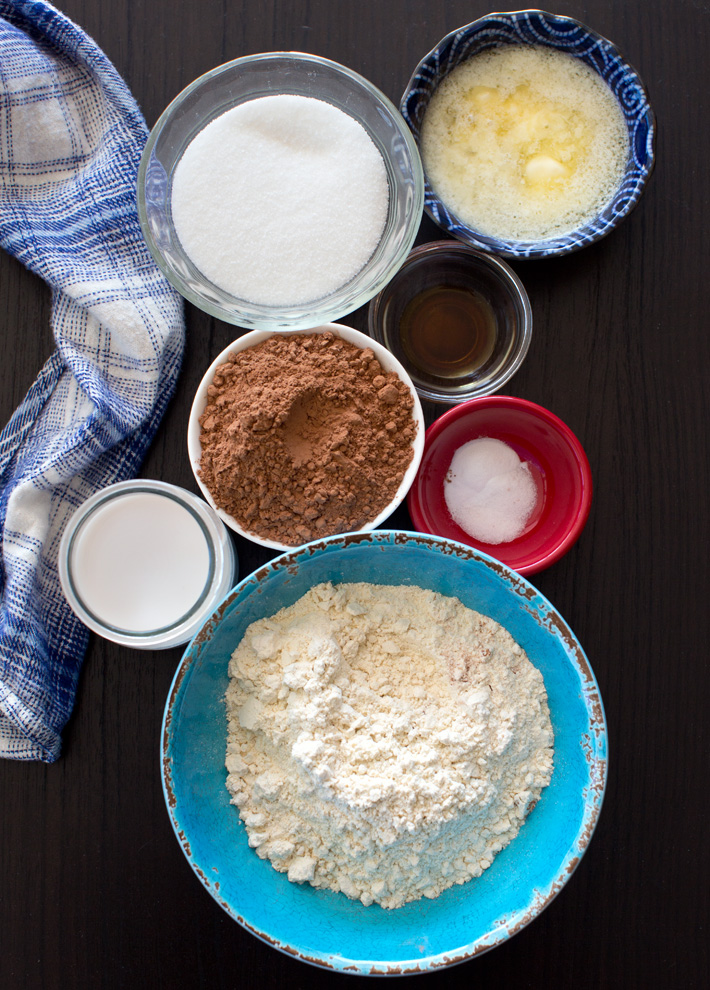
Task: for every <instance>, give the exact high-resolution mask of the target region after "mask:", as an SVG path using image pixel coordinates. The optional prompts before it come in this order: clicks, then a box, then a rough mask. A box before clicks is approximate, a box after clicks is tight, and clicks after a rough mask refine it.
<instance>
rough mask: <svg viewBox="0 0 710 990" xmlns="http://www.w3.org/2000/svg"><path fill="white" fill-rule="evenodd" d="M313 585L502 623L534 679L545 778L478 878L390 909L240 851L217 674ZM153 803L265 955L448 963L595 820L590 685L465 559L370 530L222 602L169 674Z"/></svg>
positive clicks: (522, 590)
mask: <svg viewBox="0 0 710 990" xmlns="http://www.w3.org/2000/svg"><path fill="white" fill-rule="evenodd" d="M322 581H333V582H334V583H338V582H342V581H368V582H372V583H379V584H408V585H411V584H417V585H419V586H421V587H426V588H430V589H432V590H433V591H438V592H440V593H442V594H444V595H453V596H456V597H458V598H459V599H460V600H461V601H462V602H463V603H464V604H465V605H467V606H469V607H470V608H474V609H477V610H478V611H481V612H483V613H485V614H487V615H490V616H492V617H493V618H494V619H496V620H497V621H499V622H500V623H501V624H502V625H504V626H505V627H506V628H507V629H508V630H509V631H510V632H511V634H512V635H513V636H514V638H515V639H516V640H517V641H518V642H519V643H520V644H521V646H522V647H523V648H524V649H525V650H526V651H527V653H528V656H529V657H530V659H531V661H532V662H533V663H534V664H535V665H536V666H537V667H538V668H539V670H540V671H541V672H542V675H543V677H544V680H545V687H546V689H547V694H548V701H549V706H550V715H551V719H552V726H553V730H554V734H555V754H554V768H553V774H552V780H551V782H550V784H549V786H548V787H547V788H546V789H545V790H544V791H543V793H542V797H541V799H540V800H539V801H538V803H537V804H536V805H535V808H534V809H533V810H532V812H531V813H530V815H529V816H528V818H527V819H526V821H525V824H524V825H523V827H522V828H521V830H520V833H519V834H518V836H517V837H516V838H515V839H514V840H513V842H511V843H510V845H508V846H507V847H506V848H505V849H503V851H502V852H500V853H499V854H498V856H496V858H495V860H494V862H493V865H492V866H491V867H490V868H489V869H487V870H486V871H485V872H484V873H483V874H482V876H480V877H478V878H477V879H474V880H471V881H469V882H468V883H465V884H462V885H460V886H456V887H451V888H449V889H448V890H445V891H444V892H443V893H442V894H441V895H440V896H439V897H437V898H436V899H434V900H427V899H423V900H421V901H413V902H411V903H409V904H405V905H404V907H401V908H397V909H395V910H385V909H383V908H381V907H379V906H377V905H371V906H370V907H363V905H362V904H361V903H360V902H359V901H353V900H349V899H348V898H347V897H345V896H344V895H343V894H335V893H333V892H331V891H328V890H316V889H315V888H313V887H311V886H309V885H307V884H304V885H298V884H293V883H290V882H289V881H288V879H287V877H286V876H285V874H283V873H277V872H276V871H275V870H274V869H273V868H272V867H271V865H270V864H269V863H268V862H266V861H264V860H261V859H259V857H258V856H257V855H256V853H255V852H254V850H253V849H250V848H249V846H248V844H247V835H246V831H245V829H244V826H243V824H242V822H241V820H240V818H239V814H238V812H237V809H236V808H235V807H234V806H233V805H231V804H230V803H229V794H228V792H227V789H226V786H225V779H226V770H225V768H224V758H225V750H226V738H227V719H226V712H225V706H224V694H225V691H226V689H227V685H228V676H227V664H228V662H229V658H230V655H231V653H232V651H233V650H234V649H235V647H236V645H237V644H238V642H239V641H240V639H241V638H242V636H243V634H244V631H245V629H246V627H247V626H248V625H249V624H250V623H251V622H253V621H255V620H256V619H259V618H262V617H264V616H267V615H272V614H273V613H275V612H276V611H278V610H279V609H280V608H283V607H285V606H288V605H291V604H293V602H295V601H296V600H297V599H298V598H300V597H301V596H302V595H303V594H305V592H306V591H307V590H308V589H309V588H311V587H312V586H313V585H314V584H318V583H319V582H322ZM161 759H162V773H163V789H164V792H165V799H166V803H167V807H168V812H169V814H170V818H171V821H172V824H173V828H174V830H175V834H176V835H177V838H178V841H179V842H180V845H181V847H182V849H183V852H184V853H185V856H186V857H187V859H188V861H189V863H190V865H191V866H192V868H193V870H194V871H195V873H196V874H197V876H198V878H199V879H200V881H201V883H202V884H203V885H204V887H205V888H206V889H207V890H208V891H209V893H210V894H211V895H212V897H214V899H215V900H216V901H217V903H218V904H220V905H221V907H222V908H224V910H225V911H226V912H227V913H228V914H229V915H231V917H232V918H234V919H235V920H236V921H238V922H239V923H240V924H241V925H243V926H244V927H245V928H246V929H247V930H248V931H251V932H253V933H254V934H255V935H257V936H258V937H260V938H262V939H263V940H264V941H266V942H267V943H268V944H269V945H272V946H274V947H275V948H277V949H280V950H282V951H283V952H286V953H288V954H290V955H294V956H296V957H297V958H299V959H302V960H304V961H305V962H309V963H313V964H315V965H319V966H324V967H328V968H330V969H334V970H336V971H338V972H346V973H356V974H361V975H399V974H406V973H421V972H425V971H427V970H431V969H437V968H440V967H442V966H447V965H452V964H454V963H458V962H463V961H464V960H467V959H470V958H472V957H474V956H477V955H479V954H481V953H483V952H486V951H487V950H488V949H492V948H493V947H494V946H496V945H499V944H500V943H501V942H503V941H505V940H506V939H507V938H509V937H510V936H511V935H513V934H515V933H516V932H518V931H520V930H521V929H522V928H524V927H525V926H526V925H527V924H528V923H529V922H530V921H532V920H533V919H534V918H535V917H536V916H537V915H538V914H539V913H540V912H541V911H542V910H543V908H545V907H546V905H547V904H549V902H550V901H551V900H552V899H553V898H554V897H555V895H556V894H557V893H559V891H560V890H561V889H562V887H563V886H564V885H565V884H566V883H567V881H568V880H569V878H570V875H571V874H572V872H573V871H574V869H575V867H576V866H577V864H578V863H579V860H580V858H581V856H582V854H583V853H584V851H585V849H586V847H587V845H588V843H589V841H590V839H591V836H592V833H593V831H594V827H595V825H596V822H597V819H598V817H599V812H600V810H601V804H602V799H603V795H604V788H605V783H606V724H605V721H604V710H603V707H602V701H601V698H600V695H599V689H598V687H597V684H596V681H595V679H594V674H593V672H592V670H591V668H590V666H589V663H588V661H587V659H586V657H585V655H584V652H583V650H582V648H581V646H580V645H579V643H578V641H577V640H576V638H575V637H574V635H573V633H572V632H571V631H570V629H569V627H568V626H567V625H566V623H565V622H564V620H563V619H562V618H561V616H560V615H559V614H558V613H557V612H556V611H555V609H554V608H553V607H552V605H550V603H549V602H548V601H547V600H546V599H545V598H543V597H542V595H540V594H539V592H538V591H536V589H535V588H534V587H533V586H532V585H530V584H528V582H527V581H526V580H525V579H524V578H521V577H520V576H519V575H518V574H515V572H513V571H511V570H510V569H509V568H507V567H506V566H505V565H504V564H501V563H499V562H498V561H495V560H493V558H492V557H489V556H487V555H486V554H484V553H481V552H480V551H477V550H474V549H472V548H470V547H465V546H463V545H462V544H460V543H454V542H452V541H450V540H444V539H441V538H440V537H437V536H420V535H418V534H415V533H404V532H399V531H382V530H378V531H375V532H370V533H351V534H348V535H345V536H334V537H330V538H329V539H327V540H323V541H319V542H316V543H310V544H308V545H306V546H305V547H301V548H300V549H298V550H294V551H291V552H289V553H286V554H284V555H283V556H281V557H277V558H276V559H275V560H273V561H271V563H269V564H266V565H265V566H264V567H262V568H260V569H259V570H257V571H256V572H255V573H254V574H252V575H250V576H249V577H247V578H245V579H244V580H243V581H242V582H241V583H240V584H238V585H237V586H236V588H235V589H234V590H233V591H232V592H231V593H230V594H229V595H228V596H227V598H226V599H225V600H224V602H223V603H222V605H221V606H220V607H219V609H218V610H217V612H215V614H214V615H213V616H212V618H211V619H209V620H208V622H207V623H206V624H205V626H204V627H203V629H202V630H201V632H200V633H198V634H197V636H196V637H195V639H194V640H193V641H192V643H191V644H190V646H189V647H188V649H187V651H186V652H185V655H184V656H183V659H182V661H181V663H180V666H179V667H178V670H177V672H176V674H175V679H174V681H173V684H172V687H171V689H170V694H169V697H168V701H167V705H166V708H165V717H164V721H163V731H162V748H161Z"/></svg>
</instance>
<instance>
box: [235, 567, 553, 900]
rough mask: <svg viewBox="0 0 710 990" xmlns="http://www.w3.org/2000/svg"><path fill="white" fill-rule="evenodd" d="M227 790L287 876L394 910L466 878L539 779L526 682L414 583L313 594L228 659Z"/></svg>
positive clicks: (455, 608) (536, 716) (530, 680)
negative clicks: (415, 586) (412, 585)
mask: <svg viewBox="0 0 710 990" xmlns="http://www.w3.org/2000/svg"><path fill="white" fill-rule="evenodd" d="M229 673H230V678H231V680H230V686H229V688H228V690H227V696H226V702H227V715H228V721H229V737H228V745H227V757H226V766H227V771H228V776H227V787H228V789H229V792H230V794H231V795H232V802H233V803H234V804H236V805H237V806H238V807H239V810H240V813H241V817H242V819H243V821H244V823H245V825H246V829H247V833H248V837H249V845H250V846H251V847H252V848H253V849H255V850H256V852H257V854H258V855H259V856H260V857H262V858H268V859H269V860H270V862H271V864H272V865H273V866H274V867H275V868H276V869H277V870H279V871H281V872H286V873H287V874H288V877H289V880H292V881H294V882H309V883H311V884H312V885H313V886H315V887H327V888H330V889H331V890H335V891H342V892H343V893H344V894H346V895H347V896H348V897H351V898H357V899H359V900H360V901H362V903H363V904H365V905H369V904H372V903H373V902H377V903H379V904H381V905H382V906H383V907H386V908H395V907H399V906H400V905H402V904H404V903H406V902H407V901H412V900H416V899H418V898H421V897H436V896H437V895H438V894H440V893H441V891H442V890H444V889H446V888H447V887H450V886H452V885H453V884H458V883H464V882H465V881H466V880H469V879H470V878H472V877H476V876H479V875H480V874H481V873H482V872H483V870H485V869H486V868H487V867H489V866H490V865H491V862H492V861H493V858H494V857H495V855H496V853H498V852H499V851H500V850H501V849H502V848H503V847H504V846H505V845H507V844H508V843H509V842H510V841H511V840H512V839H513V838H514V837H515V836H516V835H517V833H518V830H519V829H520V826H521V824H522V823H523V819H524V818H525V816H526V814H527V813H528V812H529V811H530V809H531V808H532V806H533V805H534V803H535V802H536V801H537V799H538V798H539V796H540V792H541V790H542V788H543V787H545V786H546V785H547V784H548V783H549V781H550V776H551V773H552V745H553V735H552V727H551V723H550V716H549V710H548V706H547V695H546V692H545V687H544V683H543V679H542V675H541V674H540V672H539V671H538V670H537V669H536V668H535V667H534V666H533V665H532V664H531V663H530V661H529V660H528V658H527V656H526V654H525V653H524V652H523V650H522V649H521V648H520V646H519V645H518V644H517V643H515V641H514V640H513V638H512V637H511V636H510V634H509V633H508V632H507V631H506V630H505V629H503V628H502V627H501V626H500V625H499V624H498V623H496V622H494V621H493V620H492V619H490V618H487V617H485V616H483V615H480V614H479V613H477V612H474V611H472V610H471V609H467V608H465V607H464V606H463V605H462V604H461V602H459V601H458V599H455V598H446V597H443V596H442V595H439V594H436V593H435V592H431V591H427V590H424V589H421V588H414V587H404V586H401V587H395V586H379V585H370V584H363V583H360V584H343V585H339V586H333V585H331V584H321V585H317V586H316V587H314V588H312V589H311V590H310V591H309V592H308V593H307V594H306V595H304V596H303V598H301V599H300V600H299V601H297V602H296V603H295V604H294V605H293V606H291V607H290V608H287V609H282V610H281V611H280V612H278V613H277V614H276V615H274V616H273V617H271V618H267V619H262V620H260V621H259V622H255V623H253V624H252V625H251V626H249V628H248V629H247V631H246V633H245V635H244V638H243V639H242V642H241V643H240V644H239V646H238V648H237V649H236V650H235V652H234V654H233V655H232V659H231V662H230V665H229Z"/></svg>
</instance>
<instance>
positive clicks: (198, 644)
mask: <svg viewBox="0 0 710 990" xmlns="http://www.w3.org/2000/svg"><path fill="white" fill-rule="evenodd" d="M363 541H367V542H368V543H370V544H372V545H373V546H375V547H379V548H380V549H384V548H386V546H388V545H395V544H402V543H415V544H419V545H423V546H426V547H427V549H429V550H431V551H432V552H436V551H438V552H441V553H444V554H451V555H456V556H458V557H463V558H464V559H468V560H470V561H472V562H473V563H474V565H476V566H480V565H483V566H485V567H488V568H489V569H491V570H492V571H493V572H494V574H497V575H498V576H499V577H500V578H501V579H502V580H503V581H504V582H505V584H506V585H507V590H508V593H509V594H511V595H513V596H514V597H515V598H516V599H520V600H521V603H524V604H523V606H522V607H523V608H524V609H525V611H526V612H528V613H530V614H531V615H532V616H533V618H534V620H535V621H536V622H538V623H539V624H540V626H541V627H543V628H547V630H548V631H549V633H550V634H551V635H552V636H553V637H554V638H555V639H557V640H558V642H559V643H560V644H561V645H562V649H563V652H564V653H565V656H566V659H567V662H568V663H569V664H570V665H571V667H572V668H573V670H574V672H575V674H576V675H577V676H578V677H579V681H580V698H581V699H582V702H583V705H584V708H585V711H586V715H587V719H588V723H587V724H588V732H586V733H585V741H584V742H583V743H582V750H583V752H584V757H585V760H586V763H587V768H588V776H589V785H588V786H587V787H585V788H584V789H583V791H582V801H583V806H584V813H583V815H582V816H581V821H580V825H579V828H578V829H577V832H576V834H575V836H574V839H573V840H571V841H570V844H569V846H568V847H567V849H566V851H565V853H564V856H563V857H562V861H561V863H560V865H559V867H558V868H557V870H556V873H555V876H554V877H553V879H552V881H551V882H550V884H549V885H548V886H547V887H546V888H545V889H544V890H538V889H537V888H535V889H534V890H533V891H532V892H531V899H530V903H529V905H528V907H527V909H526V910H525V911H524V912H518V913H517V914H516V915H514V916H513V918H512V919H510V923H509V924H507V925H502V926H500V927H496V928H495V929H494V930H493V932H492V933H491V932H489V933H488V935H486V936H484V937H482V938H479V939H478V940H477V941H476V942H474V943H469V944H467V945H466V946H465V947H461V948H465V949H466V950H467V951H466V952H464V953H462V952H461V948H459V949H456V950H452V951H451V952H442V953H440V954H438V955H430V956H428V957H426V956H425V957H423V958H420V959H410V960H409V961H406V962H404V963H399V962H398V963H397V965H396V966H394V967H393V968H378V967H376V966H375V965H373V964H372V963H371V961H363V960H354V959H353V960H351V959H349V958H347V957H344V956H341V955H338V958H337V963H338V965H333V959H332V958H326V957H325V956H324V955H323V954H322V953H321V954H320V955H314V954H310V955H307V954H305V953H304V952H303V951H302V950H300V949H298V948H296V947H295V946H291V945H288V944H282V943H280V942H279V941H277V940H276V939H275V938H274V937H273V936H272V935H270V934H268V933H267V932H266V931H262V930H259V929H258V928H257V927H255V926H254V925H253V924H250V923H249V922H248V921H247V920H246V919H245V918H244V917H242V916H241V915H240V914H239V913H238V910H237V909H236V906H234V905H232V904H230V903H228V902H227V901H226V900H225V897H224V895H223V893H220V889H219V887H220V885H219V884H216V885H215V884H213V882H211V880H210V878H209V876H208V873H207V871H206V870H205V869H203V867H202V866H201V864H199V863H198V862H197V861H196V856H195V853H194V851H193V849H192V848H191V844H190V836H189V834H187V833H186V831H185V827H184V825H183V823H182V822H181V820H180V812H179V799H178V795H177V794H176V790H175V777H174V772H173V765H172V754H171V743H172V741H173V739H174V738H175V731H176V730H175V723H176V716H177V715H178V714H179V709H180V704H181V700H182V697H183V696H184V693H185V691H186V690H187V686H188V685H189V681H190V678H191V677H192V674H193V672H194V671H195V669H197V668H199V667H200V666H201V661H200V655H201V651H202V649H203V648H204V647H205V645H206V643H207V642H209V639H210V637H211V634H212V632H213V630H214V628H215V626H216V624H217V623H219V622H220V620H221V619H222V617H223V616H224V613H225V612H226V611H227V609H228V608H230V606H234V607H235V608H236V607H237V605H238V604H239V603H240V602H241V601H243V600H244V599H245V598H247V597H248V596H249V595H250V594H252V593H253V592H255V591H257V590H258V586H259V583H260V582H261V581H262V580H264V579H266V578H268V577H269V575H271V574H273V573H274V572H276V571H279V570H285V571H289V570H290V571H291V572H293V569H294V568H295V567H297V566H298V563H299V560H300V559H305V560H307V559H309V558H310V557H312V556H313V555H314V554H318V553H319V552H323V551H326V552H327V551H328V550H329V549H330V548H333V547H336V546H337V545H338V544H340V546H341V547H343V548H346V547H352V546H355V545H357V544H359V543H362V542H363ZM225 739H226V734H225ZM159 759H160V776H161V784H162V790H163V797H164V800H165V805H166V808H167V811H168V814H169V816H170V822H171V825H172V828H173V831H174V833H175V836H176V838H177V840H178V842H179V844H180V847H181V849H182V852H183V854H184V855H185V857H186V859H187V860H188V863H189V865H190V867H191V869H192V870H193V872H194V873H195V875H196V876H197V878H198V879H199V880H200V882H201V884H202V885H203V886H204V887H205V888H206V889H207V892H208V893H209V894H210V895H211V896H212V897H213V899H214V900H215V901H216V902H217V903H218V904H219V906H220V907H221V908H222V909H223V910H224V911H225V912H226V913H227V914H228V915H229V916H230V917H231V918H232V919H233V920H235V921H236V922H237V923H238V924H240V925H241V926H242V927H243V928H245V929H246V930H247V931H249V932H250V933H251V934H253V935H255V936H256V937H257V938H259V939H260V940H261V941H263V942H264V943H265V944H267V945H269V946H270V947H271V948H275V949H277V950H278V951H280V952H283V953H284V954H286V955H289V956H291V957H294V956H295V958H297V959H300V960H301V961H302V962H305V963H308V964H310V965H313V966H315V967H318V968H326V969H329V970H331V971H337V972H345V973H348V974H351V973H352V974H354V975H361V976H406V975H418V974H422V973H425V972H431V971H433V970H437V969H444V968H449V967H451V966H454V965H458V964H460V963H462V962H467V961H470V960H471V959H474V958H477V957H478V956H480V955H483V954H485V953H486V952H488V951H490V950H491V949H493V948H495V947H496V946H499V945H501V944H503V943H504V942H506V941H507V940H508V939H509V938H510V937H511V936H513V935H515V934H517V933H518V932H519V931H521V930H522V929H523V928H526V927H527V926H528V925H529V924H530V923H531V922H532V921H534V920H535V919H536V918H537V917H539V916H540V914H542V912H543V911H544V910H545V908H547V907H548V906H549V905H550V904H551V903H552V901H554V900H555V898H556V897H557V895H558V894H559V893H560V891H561V890H562V889H563V888H564V887H565V886H566V884H567V882H568V881H569V879H570V878H571V876H572V874H573V873H574V872H575V870H576V869H577V867H578V866H579V864H580V862H581V860H582V858H583V856H584V854H585V852H586V851H587V849H588V848H589V844H590V843H591V840H592V838H593V835H594V832H595V830H596V827H597V825H598V822H599V817H600V815H601V811H602V806H603V803H604V797H605V794H606V787H607V783H608V763H609V754H608V727H607V720H606V714H605V710H604V703H603V700H602V696H601V692H600V689H599V685H598V682H597V680H596V676H595V674H594V670H593V668H592V666H591V663H590V661H589V659H588V657H587V656H586V654H585V651H584V649H583V647H582V645H581V643H580V642H579V640H578V638H577V637H576V635H575V634H574V632H573V631H572V630H571V628H570V627H569V625H568V624H567V622H566V620H565V619H564V618H563V617H562V615H561V614H560V613H559V611H558V610H557V608H556V607H555V606H554V605H553V604H552V603H551V602H550V601H549V600H548V599H547V598H546V597H545V595H543V594H542V593H541V592H540V591H539V590H538V589H537V588H536V587H534V586H533V585H531V584H530V583H529V582H528V581H527V580H526V579H525V578H524V577H521V576H520V575H519V574H518V573H517V572H516V571H514V570H512V569H511V568H510V567H508V566H507V565H505V564H503V563H501V562H500V561H498V560H496V559H494V558H493V557H491V556H490V555H489V554H486V553H484V552H483V551H480V550H478V549H476V548H474V547H470V546H466V545H465V544H461V543H457V542H456V541H455V540H450V539H448V538H445V537H440V536H436V535H434V534H421V533H413V532H408V531H402V530H377V531H374V532H368V533H350V534H336V535H335V536H331V537H326V538H324V539H322V540H317V541H314V542H312V543H308V544H304V545H303V546H301V547H296V548H293V549H291V550H290V551H288V552H287V553H284V554H281V555H280V556H278V557H275V558H274V559H272V560H271V561H269V562H267V563H266V564H264V565H262V566H260V567H259V568H257V569H256V570H255V571H253V572H252V573H251V574H249V575H246V576H245V577H243V578H242V579H241V580H240V581H239V583H238V584H237V585H235V587H234V588H233V589H232V591H230V592H229V594H228V595H226V596H225V598H224V600H223V601H222V603H221V605H220V606H219V607H218V608H217V609H216V611H215V612H214V614H213V615H212V617H211V618H210V619H208V620H207V622H206V623H205V625H204V626H203V628H202V629H201V630H200V631H199V632H198V633H197V634H196V635H195V637H194V638H193V640H192V641H191V642H190V644H189V645H188V646H187V648H186V649H185V652H184V653H183V655H182V657H181V659H180V662H179V664H178V666H177V669H176V671H175V674H174V676H173V679H172V682H171V685H170V689H169V691H168V695H167V698H166V702H165V707H164V711H163V718H162V723H161V730H160V752H159ZM489 935H492V937H490V938H489V937H488V936H489ZM452 953H454V954H452Z"/></svg>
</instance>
